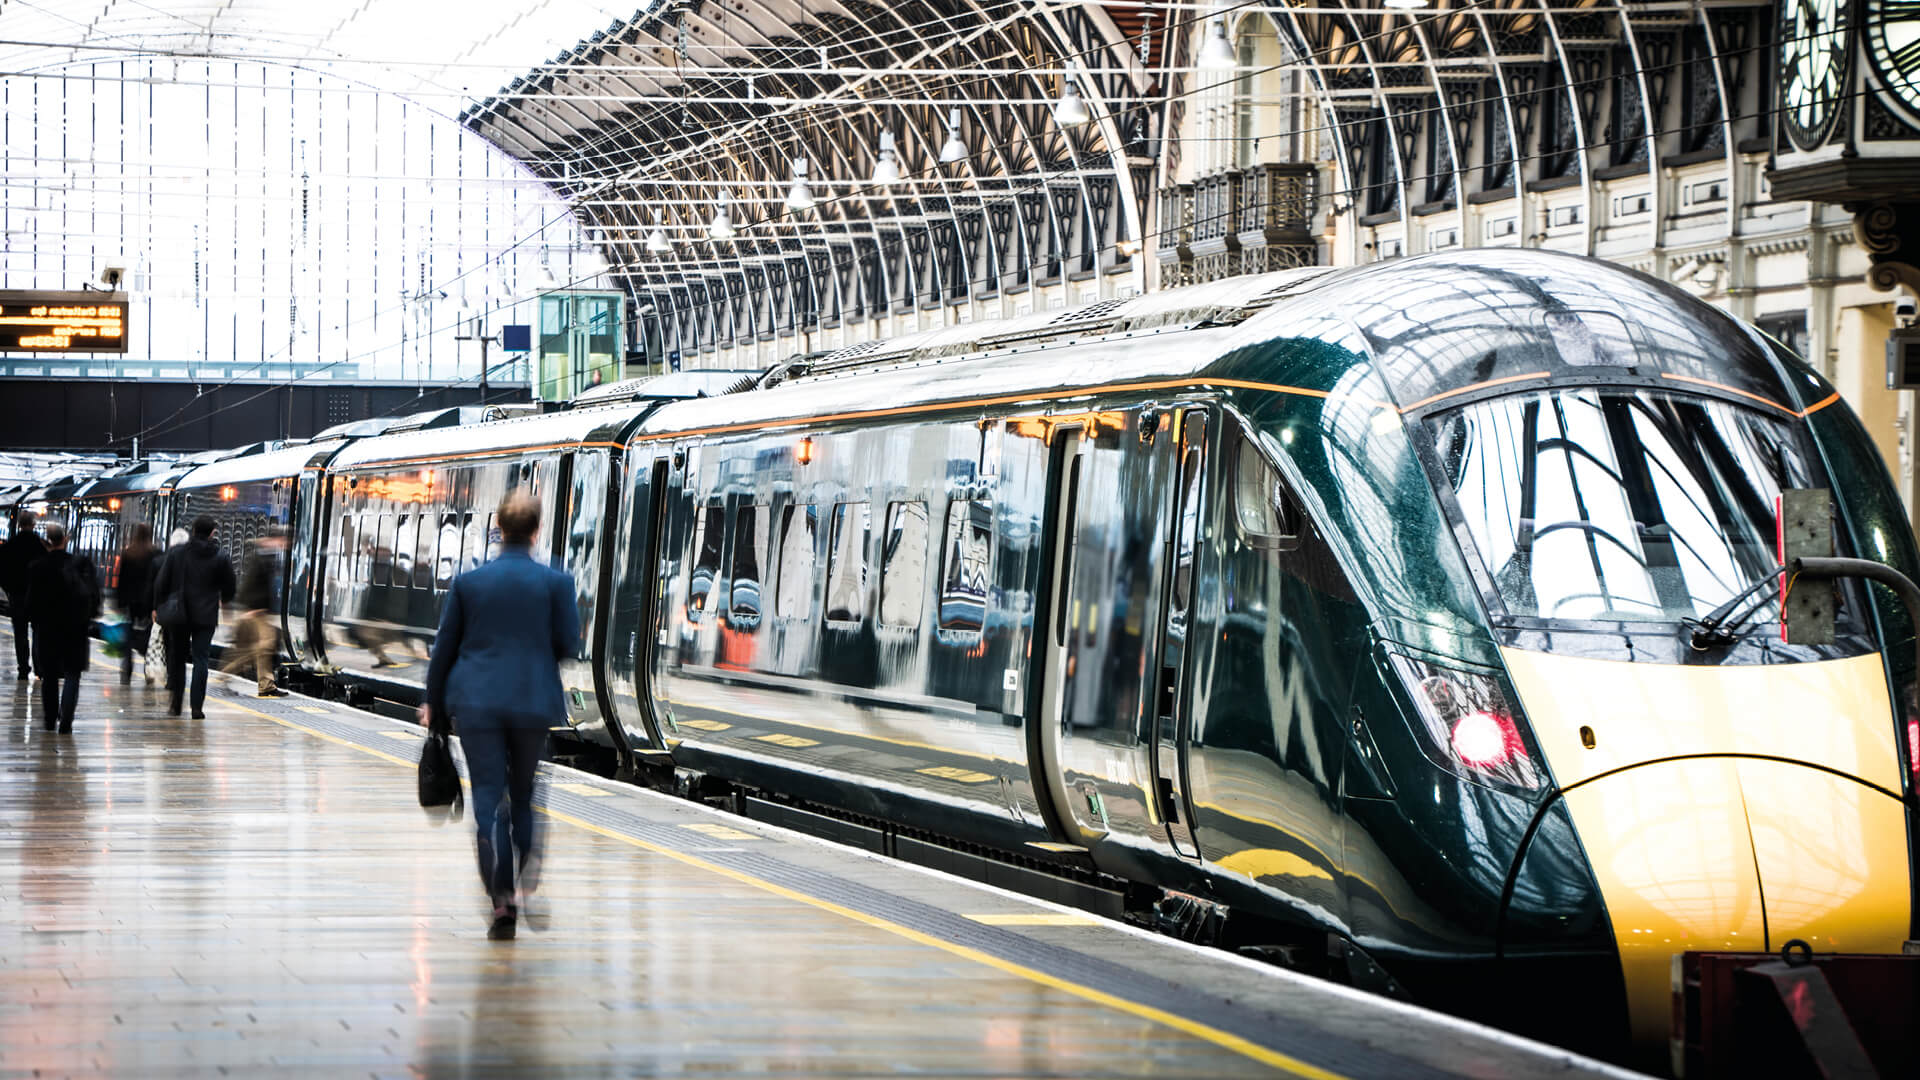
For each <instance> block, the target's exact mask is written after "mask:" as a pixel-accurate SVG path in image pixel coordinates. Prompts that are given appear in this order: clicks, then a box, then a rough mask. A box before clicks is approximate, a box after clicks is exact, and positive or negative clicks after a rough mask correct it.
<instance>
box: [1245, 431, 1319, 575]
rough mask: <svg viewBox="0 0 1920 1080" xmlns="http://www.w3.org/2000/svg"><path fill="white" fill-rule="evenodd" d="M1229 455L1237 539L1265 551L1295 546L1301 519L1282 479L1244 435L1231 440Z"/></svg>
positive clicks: (1297, 542) (1298, 506)
mask: <svg viewBox="0 0 1920 1080" xmlns="http://www.w3.org/2000/svg"><path fill="white" fill-rule="evenodd" d="M1233 456H1234V461H1233V517H1234V521H1235V523H1236V524H1238V526H1239V528H1240V538H1241V539H1242V540H1244V541H1246V544H1247V546H1248V547H1254V548H1261V549H1264V550H1267V551H1291V550H1293V549H1294V548H1296V547H1299V546H1300V531H1301V527H1302V526H1301V523H1302V521H1303V520H1304V518H1303V515H1302V514H1301V512H1300V504H1299V502H1298V501H1296V500H1295V499H1294V497H1293V493H1292V492H1291V491H1289V490H1288V489H1287V482H1286V480H1284V479H1282V478H1281V476H1280V473H1279V471H1278V470H1276V469H1274V467H1273V466H1272V465H1271V464H1269V463H1268V462H1267V459H1266V458H1265V457H1263V456H1261V453H1260V451H1259V449H1258V448H1257V447H1255V446H1254V444H1253V441H1252V440H1251V439H1248V438H1246V437H1245V436H1242V437H1241V438H1239V439H1237V440H1235V447H1234V455H1233Z"/></svg>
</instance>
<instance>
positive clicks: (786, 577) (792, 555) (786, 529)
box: [773, 503, 820, 619]
mask: <svg viewBox="0 0 1920 1080" xmlns="http://www.w3.org/2000/svg"><path fill="white" fill-rule="evenodd" d="M819 513H820V511H819V509H818V508H816V507H815V506H813V505H812V504H811V503H808V504H806V505H798V504H794V503H788V504H787V505H786V506H783V507H781V508H780V550H779V554H778V556H777V558H778V559H779V563H778V565H777V566H776V567H775V572H776V574H777V575H778V576H777V577H776V578H775V580H776V581H777V582H778V586H777V592H776V593H775V595H774V606H773V610H774V612H775V614H778V615H779V616H781V617H782V618H788V619H804V618H806V617H807V616H809V615H812V614H813V561H814V551H815V548H814V535H815V533H816V531H817V529H818V526H817V523H816V521H815V519H816V518H817V517H818V516H819Z"/></svg>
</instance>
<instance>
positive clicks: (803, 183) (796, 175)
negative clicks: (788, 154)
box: [787, 157, 813, 211]
mask: <svg viewBox="0 0 1920 1080" xmlns="http://www.w3.org/2000/svg"><path fill="white" fill-rule="evenodd" d="M787 209H789V210H796V211H798V210H811V209H813V189H812V188H810V187H808V186H807V159H806V158H803V157H797V158H794V159H793V186H792V187H790V188H788V189H787Z"/></svg>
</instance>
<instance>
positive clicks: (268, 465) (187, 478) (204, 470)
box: [174, 439, 347, 490]
mask: <svg viewBox="0 0 1920 1080" xmlns="http://www.w3.org/2000/svg"><path fill="white" fill-rule="evenodd" d="M345 445H347V444H346V443H345V442H344V441H342V440H338V439H330V440H328V441H326V442H318V443H301V444H299V445H295V446H285V447H281V448H280V449H277V450H260V451H257V452H254V453H250V454H243V455H241V456H238V457H228V458H222V459H221V460H219V461H214V462H210V463H208V464H205V465H201V466H199V467H197V468H195V469H193V470H192V471H191V472H188V473H187V474H185V475H184V476H181V477H179V480H178V482H177V483H176V484H175V485H174V487H175V488H176V489H178V490H197V489H199V488H209V487H218V486H220V485H222V484H246V483H258V482H260V481H262V480H284V479H287V478H289V477H294V476H298V475H300V471H301V470H302V469H304V468H306V467H307V466H308V465H314V464H324V463H325V462H326V461H327V460H328V459H330V458H332V457H333V455H334V452H335V451H337V450H339V449H340V448H341V447H342V446H345Z"/></svg>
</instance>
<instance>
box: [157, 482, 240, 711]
mask: <svg viewBox="0 0 1920 1080" xmlns="http://www.w3.org/2000/svg"><path fill="white" fill-rule="evenodd" d="M213 528H214V526H213V519H212V518H210V517H207V516H206V515H205V514H202V515H201V516H199V517H197V518H194V519H193V539H192V540H189V541H187V545H186V546H185V547H183V548H175V549H174V550H172V551H169V552H167V557H166V558H165V559H163V560H161V563H160V574H159V577H158V579H157V580H156V581H155V582H154V583H153V596H154V612H153V619H154V621H155V622H157V623H159V624H161V626H163V627H164V628H166V629H167V630H169V631H170V632H171V633H170V634H169V636H168V639H167V715H168V716H179V715H180V698H181V693H180V690H181V686H182V685H183V684H184V683H185V682H186V670H185V669H186V661H187V657H186V654H187V652H188V650H192V653H193V691H192V693H193V718H194V719H195V720H205V719H206V718H207V714H206V708H205V706H206V703H207V654H208V650H210V649H212V648H213V631H214V628H215V627H217V626H219V625H220V605H221V604H224V603H230V602H231V601H232V600H233V594H234V592H235V591H236V589H237V588H238V583H237V582H236V581H235V580H234V577H233V561H232V560H231V559H228V558H227V553H226V552H224V551H221V550H220V549H219V548H218V547H217V546H215V545H214V542H213ZM176 600H177V601H178V603H177V604H175V601H176ZM169 616H171V618H169ZM176 642H178V643H179V644H181V645H183V646H185V647H184V648H175V647H174V645H175V643H176Z"/></svg>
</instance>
